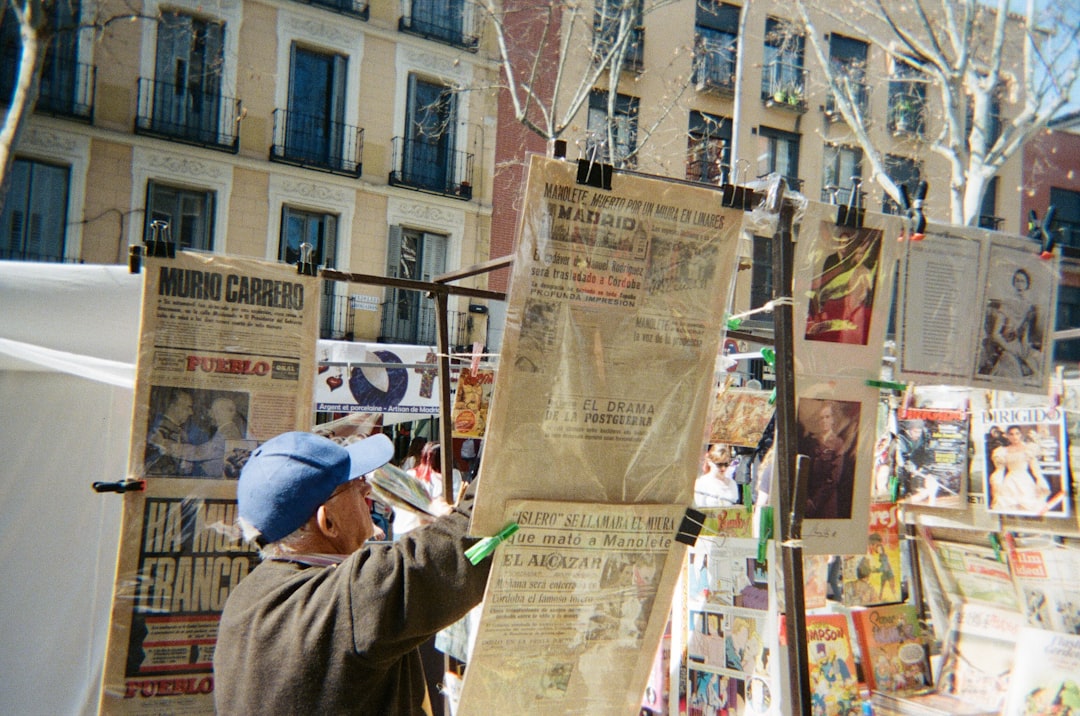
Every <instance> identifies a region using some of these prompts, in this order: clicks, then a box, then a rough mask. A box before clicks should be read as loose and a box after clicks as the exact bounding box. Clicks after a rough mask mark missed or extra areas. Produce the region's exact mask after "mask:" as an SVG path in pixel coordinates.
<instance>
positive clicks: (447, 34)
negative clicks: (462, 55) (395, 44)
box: [398, 0, 480, 52]
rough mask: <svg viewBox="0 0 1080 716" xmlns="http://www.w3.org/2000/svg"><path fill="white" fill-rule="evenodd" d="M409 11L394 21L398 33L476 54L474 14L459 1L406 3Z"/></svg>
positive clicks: (417, 1) (477, 42) (419, 0)
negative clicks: (396, 22)
mask: <svg viewBox="0 0 1080 716" xmlns="http://www.w3.org/2000/svg"><path fill="white" fill-rule="evenodd" d="M407 4H408V7H409V12H407V13H404V14H402V16H401V17H400V18H399V19H398V30H400V31H401V32H407V33H409V34H410V35H419V36H420V37H424V38H427V39H429V40H435V41H436V42H444V43H446V44H448V45H453V46H454V47H461V48H464V49H466V50H468V51H469V52H476V51H477V49H478V48H479V46H480V33H479V31H478V30H477V28H476V17H477V15H478V14H479V13H478V12H473V11H472V8H471V7H470V5H469V3H465V2H462V1H461V0H449V1H448V2H433V1H432V0H411V1H408V0H407Z"/></svg>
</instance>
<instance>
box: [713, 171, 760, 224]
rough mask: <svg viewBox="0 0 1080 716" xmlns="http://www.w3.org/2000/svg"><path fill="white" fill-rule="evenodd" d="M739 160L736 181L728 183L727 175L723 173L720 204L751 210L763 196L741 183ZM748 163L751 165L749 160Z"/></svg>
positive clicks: (735, 173) (735, 172)
mask: <svg viewBox="0 0 1080 716" xmlns="http://www.w3.org/2000/svg"><path fill="white" fill-rule="evenodd" d="M742 161H744V160H739V162H742ZM739 162H736V168H735V170H734V175H735V177H734V179H735V181H734V183H728V181H727V176H726V175H723V174H722V175H721V182H722V183H721V184H720V192H721V194H720V204H721V206H726V207H728V208H731V209H742V210H743V211H749V210H750V209H753V208H754V207H755V206H757V204H758V202H759V201H760V200H761V197H760V196H759V195H758V193H757V192H755V191H754V190H753V189H751V188H750V187H748V186H744V185H742V184H739V169H738V163H739ZM747 165H749V162H747Z"/></svg>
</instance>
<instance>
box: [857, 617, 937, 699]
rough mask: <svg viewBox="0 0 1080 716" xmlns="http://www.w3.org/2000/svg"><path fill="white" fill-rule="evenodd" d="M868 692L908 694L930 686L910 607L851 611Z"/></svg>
mask: <svg viewBox="0 0 1080 716" xmlns="http://www.w3.org/2000/svg"><path fill="white" fill-rule="evenodd" d="M851 621H852V624H853V625H854V627H855V636H856V638H857V639H858V641H859V653H860V654H861V655H862V664H863V676H864V677H865V679H866V686H867V687H868V688H869V689H870V690H871V691H874V690H876V691H885V692H903V693H906V692H911V691H916V690H919V689H925V688H927V687H928V686H930V662H929V660H928V659H927V655H926V648H925V645H924V644H923V639H922V638H921V634H920V630H919V616H918V612H917V611H916V609H915V606H914V605H913V604H889V605H886V606H880V607H870V608H867V609H857V610H853V611H852V612H851Z"/></svg>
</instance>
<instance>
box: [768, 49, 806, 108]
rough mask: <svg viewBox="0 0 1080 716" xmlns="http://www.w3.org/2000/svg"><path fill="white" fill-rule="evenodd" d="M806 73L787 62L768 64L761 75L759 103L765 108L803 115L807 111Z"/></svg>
mask: <svg viewBox="0 0 1080 716" xmlns="http://www.w3.org/2000/svg"><path fill="white" fill-rule="evenodd" d="M807 76H808V72H807V71H806V70H804V69H803V68H802V67H799V66H798V65H792V64H789V63H787V62H779V61H775V62H770V63H769V64H768V65H766V66H765V68H764V70H763V72H762V74H761V101H762V102H763V103H764V104H765V106H766V107H775V108H778V109H786V110H788V111H791V112H798V113H799V114H803V113H804V112H806V110H807V104H806V84H807Z"/></svg>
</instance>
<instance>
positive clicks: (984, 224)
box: [979, 214, 1005, 231]
mask: <svg viewBox="0 0 1080 716" xmlns="http://www.w3.org/2000/svg"><path fill="white" fill-rule="evenodd" d="M1004 223H1005V219H1004V218H1003V217H1000V216H990V215H988V214H980V215H979V228H980V229H990V230H991V231H1001V227H1002V225H1003V224H1004Z"/></svg>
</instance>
